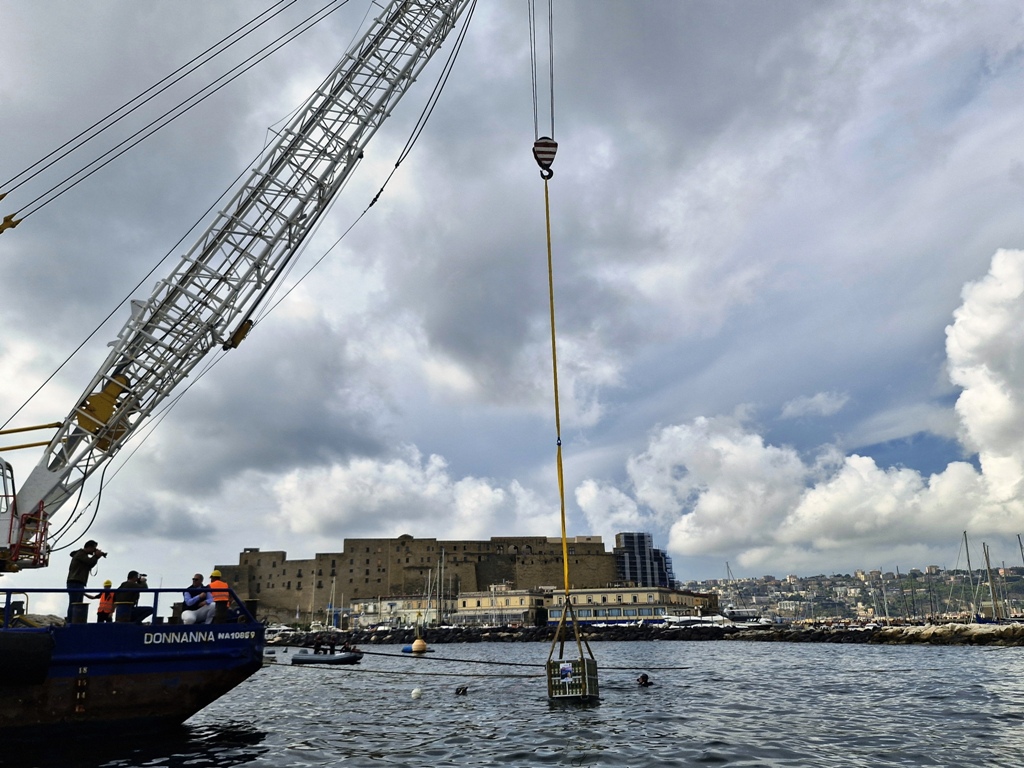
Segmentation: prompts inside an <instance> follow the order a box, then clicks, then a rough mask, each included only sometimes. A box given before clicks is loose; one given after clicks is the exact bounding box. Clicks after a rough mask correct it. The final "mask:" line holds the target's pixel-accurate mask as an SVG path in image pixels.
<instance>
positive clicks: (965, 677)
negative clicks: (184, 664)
mask: <svg viewBox="0 0 1024 768" xmlns="http://www.w3.org/2000/svg"><path fill="white" fill-rule="evenodd" d="M591 649H592V651H593V653H594V655H595V656H596V658H597V661H598V665H599V678H600V686H601V700H600V702H599V703H597V704H593V705H588V706H580V705H571V704H564V703H557V702H556V703H552V702H551V701H549V699H548V696H547V687H546V677H545V673H544V664H545V662H546V661H547V659H548V655H549V653H550V650H551V648H550V646H549V645H548V644H546V643H544V644H535V643H508V644H504V643H480V644H466V645H435V646H433V647H432V652H431V653H428V654H425V655H424V656H423V657H420V658H414V657H412V656H410V655H408V654H403V653H401V649H400V647H398V646H369V647H366V648H364V649H363V650H364V651H368V653H367V655H366V656H365V657H364V658H363V660H362V662H361V663H360V664H358V665H354V666H349V667H316V668H313V667H309V666H291V665H290V664H288V659H289V658H290V653H294V649H293V650H291V651H289V652H285V651H284V650H278V651H277V653H276V654H275V655H276V657H277V658H278V659H279V662H278V663H276V664H272V665H269V666H267V667H265V668H264V669H263V670H262V671H261V672H259V673H257V674H256V675H255V676H254V677H253V678H251V679H250V680H249V681H247V682H246V683H244V684H243V685H241V686H240V687H238V688H237V689H235V690H234V691H233V692H232V693H230V694H229V695H227V696H225V697H224V698H222V699H221V700H219V701H217V702H215V703H214V704H212V705H210V706H209V707H207V708H206V709H205V710H204V711H203V712H201V713H199V714H198V715H196V716H195V717H193V718H192V719H191V720H190V721H189V722H188V723H187V724H186V725H185V727H184V728H182V729H181V731H179V732H175V733H173V734H170V735H166V736H161V737H160V738H157V739H153V738H147V739H139V740H132V739H131V738H122V736H123V734H122V735H116V734H112V735H111V738H110V739H104V740H102V741H101V742H100V743H97V744H91V745H90V746H89V747H88V749H83V748H82V745H61V744H51V745H46V747H45V748H43V747H41V748H40V749H39V750H38V752H37V753H36V758H35V759H36V760H38V764H39V765H40V766H44V767H46V768H48V767H49V766H62V767H63V766H71V765H73V766H110V767H114V766H125V767H127V766H172V767H174V766H182V768H184V767H185V766H188V768H207V767H213V766H217V767H218V768H222V767H226V766H274V767H275V768H277V767H284V766H313V767H324V766H335V765H345V766H349V767H350V768H370V767H372V766H415V767H416V768H441V767H442V766H549V765H550V766H572V767H573V768H583V767H585V766H615V767H617V768H647V767H650V768H655V767H656V766H659V767H660V766H684V765H685V766H690V765H695V766H696V765H700V766H707V765H712V766H716V765H723V766H865V767H867V766H872V767H873V766H896V765H899V766H914V765H929V766H964V765H971V766H1017V765H1019V764H1020V761H1021V759H1022V755H1024V648H982V647H930V646H865V645H832V644H821V645H809V644H785V643H760V642H737V641H717V642H715V641H712V642H606V643H594V644H592V645H591ZM567 654H568V655H569V656H572V655H578V654H577V652H576V648H575V646H571V648H570V647H569V646H567ZM641 673H647V674H648V675H649V676H650V678H651V680H652V681H653V683H654V684H653V685H652V686H650V687H648V688H643V687H640V686H638V685H637V683H636V678H637V676H638V675H639V674H641ZM462 686H465V687H467V691H466V693H465V695H457V694H456V689H457V688H460V687H462ZM416 689H419V695H418V696H416V697H414V695H413V691H414V690H416ZM69 750H70V751H69ZM21 757H22V756H19V759H18V763H19V765H22V766H25V765H27V764H30V763H26V762H24V761H23V760H22V759H21ZM2 760H3V754H2V753H0V761H2Z"/></svg>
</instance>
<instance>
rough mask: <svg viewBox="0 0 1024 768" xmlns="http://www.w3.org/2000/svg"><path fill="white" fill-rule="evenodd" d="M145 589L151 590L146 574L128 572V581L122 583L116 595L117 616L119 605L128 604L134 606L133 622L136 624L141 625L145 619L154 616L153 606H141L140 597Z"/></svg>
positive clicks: (115, 607) (115, 608)
mask: <svg viewBox="0 0 1024 768" xmlns="http://www.w3.org/2000/svg"><path fill="white" fill-rule="evenodd" d="M144 589H149V584H148V583H147V582H146V574H144V573H139V572H138V571H128V578H127V580H125V581H122V582H121V586H119V587H118V588H117V592H116V593H114V610H115V614H116V612H117V606H118V604H121V603H126V604H130V605H131V606H132V609H131V611H132V612H131V620H132V621H133V622H134V623H136V624H141V623H142V620H143V619H146V618H148V617H150V616H152V615H153V607H152V606H146V605H142V606H140V605H139V595H140V593H141V592H142V590H144Z"/></svg>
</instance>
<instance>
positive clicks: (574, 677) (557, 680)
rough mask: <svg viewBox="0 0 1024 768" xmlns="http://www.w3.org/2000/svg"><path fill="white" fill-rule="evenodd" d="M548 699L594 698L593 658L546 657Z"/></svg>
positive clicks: (595, 686)
mask: <svg viewBox="0 0 1024 768" xmlns="http://www.w3.org/2000/svg"><path fill="white" fill-rule="evenodd" d="M548 698H549V699H596V698H598V689H597V661H596V660H595V659H557V660H556V659H548Z"/></svg>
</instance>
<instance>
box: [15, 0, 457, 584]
mask: <svg viewBox="0 0 1024 768" xmlns="http://www.w3.org/2000/svg"><path fill="white" fill-rule="evenodd" d="M475 2H476V0H391V2H389V3H388V4H387V5H386V6H385V7H384V9H383V11H382V13H381V14H380V16H379V17H378V18H377V19H376V21H375V22H373V23H372V24H371V26H370V27H369V29H368V30H367V31H366V33H365V34H364V35H363V36H362V37H361V38H360V39H358V40H357V41H356V42H355V43H354V44H353V46H352V47H351V48H350V49H349V51H348V52H347V53H346V54H345V55H344V56H343V57H342V59H341V61H340V62H339V63H338V65H337V66H336V67H335V69H334V70H333V71H332V72H331V73H330V75H328V77H327V78H326V80H324V82H323V83H322V84H321V85H320V86H319V87H318V88H317V89H316V90H315V91H314V92H313V94H312V96H310V97H309V99H308V100H307V101H306V103H305V104H304V105H303V106H302V107H301V108H300V109H299V110H298V111H297V112H296V114H295V117H294V118H293V119H292V121H291V122H290V123H289V124H288V125H287V127H285V128H284V129H282V130H281V131H280V132H279V135H278V139H277V141H276V142H275V143H274V144H273V145H272V146H271V147H270V148H269V149H268V150H267V151H266V152H265V153H264V155H263V157H262V159H261V160H260V161H259V162H258V163H257V164H256V166H255V167H254V169H253V171H252V172H251V173H250V175H249V177H248V178H247V180H246V181H245V182H244V183H243V184H242V185H241V186H240V187H239V188H238V189H237V191H236V192H235V193H234V195H233V196H232V197H231V198H230V200H229V201H228V203H227V204H226V205H225V206H224V207H223V209H222V210H221V211H220V212H219V213H218V214H217V215H216V217H215V219H214V221H213V222H212V223H211V224H210V226H209V227H208V228H207V229H206V231H205V232H204V233H203V234H202V235H201V236H200V237H199V239H198V240H197V242H196V243H195V244H194V245H193V246H192V248H191V249H190V250H189V251H188V252H187V253H185V255H184V256H182V257H181V260H180V262H179V263H178V265H177V266H176V267H175V269H174V270H173V271H172V273H171V274H170V275H169V276H168V277H166V278H164V279H163V280H161V281H160V282H159V283H157V285H156V288H155V290H154V291H153V293H152V295H151V296H150V297H149V299H147V300H146V301H133V302H132V307H131V317H130V318H129V319H128V321H127V322H126V323H125V325H124V327H123V328H122V329H121V330H120V332H119V333H118V335H117V338H116V339H115V340H114V341H113V342H111V347H112V348H111V350H110V353H109V354H108V355H107V358H106V360H105V361H104V363H103V364H102V365H101V366H100V369H99V370H98V371H97V373H96V374H95V376H94V377H93V378H92V380H91V381H90V382H89V384H88V386H86V388H85V390H84V392H83V394H82V396H81V397H80V398H79V399H78V401H77V404H76V405H75V407H74V408H73V409H72V410H71V412H70V413H69V414H68V416H67V417H66V418H65V419H64V421H63V422H62V424H61V426H60V428H59V429H58V430H57V433H56V435H55V436H54V437H53V439H52V440H51V441H50V443H49V445H48V447H47V448H46V451H45V454H44V456H43V458H42V459H41V461H40V462H39V464H38V465H37V466H36V467H35V469H34V470H32V472H31V473H30V474H29V476H28V478H26V480H25V482H24V483H23V484H22V485H21V487H20V488H19V489H18V491H17V493H16V496H14V498H13V499H12V493H13V492H12V491H11V488H12V487H13V473H12V471H11V468H10V466H9V465H8V464H7V463H6V462H3V461H2V460H0V479H2V481H3V483H2V487H0V492H2V495H0V531H4V530H6V531H8V532H9V533H8V541H7V547H6V548H3V547H2V546H0V571H2V570H17V569H19V568H26V567H40V566H44V565H46V561H47V557H48V548H47V541H46V529H47V526H48V522H49V520H50V518H51V516H52V515H53V514H54V513H55V512H56V511H57V510H58V509H59V508H60V507H61V505H62V504H64V503H65V502H66V501H67V500H68V499H69V498H70V497H71V496H72V495H73V494H75V493H76V492H77V491H78V490H79V489H80V488H81V486H82V485H83V484H84V483H85V481H86V479H87V478H88V477H89V476H90V475H91V474H92V473H93V472H95V471H96V470H97V469H99V468H100V467H102V466H103V465H104V464H105V463H106V462H107V461H109V460H110V459H111V458H112V457H113V456H114V455H115V454H116V453H117V452H118V451H119V450H120V449H121V448H122V447H123V446H124V444H125V443H126V442H127V441H128V440H129V439H130V437H131V435H132V434H133V432H135V431H136V430H137V429H138V428H139V426H140V425H141V424H142V423H143V422H144V421H145V420H146V418H147V417H149V416H150V415H151V414H153V412H154V410H155V409H156V408H157V407H158V406H159V405H160V404H161V403H163V402H164V400H165V399H166V398H167V397H168V396H169V395H170V394H171V393H172V392H173V391H174V390H175V388H176V387H177V386H178V385H179V384H180V383H181V382H182V381H183V380H184V379H185V378H186V377H188V375H189V374H190V372H191V371H192V370H193V369H194V368H195V367H196V365H198V364H199V362H200V361H201V360H202V359H203V358H204V357H205V356H206V355H207V354H208V353H210V352H211V351H213V350H215V348H216V347H218V346H220V347H221V348H222V349H223V350H228V349H233V348H235V347H237V346H238V344H239V343H240V342H241V340H242V339H243V338H244V337H245V335H246V334H247V333H248V332H249V330H250V329H251V327H252V325H253V319H252V318H253V315H254V312H255V311H256V309H257V308H258V307H259V305H260V303H261V302H262V301H263V300H264V299H265V298H266V297H267V295H268V293H269V291H270V290H271V289H272V287H273V286H274V285H275V283H276V282H277V281H278V280H279V279H280V278H281V276H282V275H283V274H284V273H285V271H286V268H287V267H288V265H289V263H290V262H291V261H292V259H293V258H294V257H295V256H296V255H297V253H298V251H299V249H300V246H301V245H302V244H303V242H304V240H305V239H306V237H307V236H308V235H309V233H310V232H311V231H313V229H314V228H315V226H316V224H317V223H318V221H319V219H320V217H321V216H322V215H323V213H324V212H325V211H326V210H327V208H328V207H329V205H330V203H331V202H332V200H333V198H334V195H335V194H336V193H337V192H338V190H339V189H340V188H341V187H342V186H343V185H344V183H345V181H346V180H347V179H348V177H349V176H350V174H351V173H352V171H353V170H354V169H355V168H356V166H357V165H358V164H359V161H360V160H361V159H362V157H363V151H364V148H365V147H366V145H367V143H368V142H369V140H370V139H371V138H372V136H373V135H374V134H375V133H376V131H377V129H378V128H379V127H380V126H381V124H382V123H383V122H384V120H385V119H386V118H387V117H388V116H389V115H390V114H391V111H392V110H393V109H394V107H395V105H396V104H397V103H398V101H399V100H400V99H401V98H402V96H403V95H404V94H405V93H406V91H407V90H408V89H409V87H410V86H411V85H412V83H413V82H415V81H416V79H417V76H418V75H419V73H420V72H421V71H422V69H423V67H424V66H426V64H427V62H428V61H429V60H430V58H431V57H432V55H433V54H434V53H435V52H436V51H437V50H438V49H439V48H440V47H441V45H442V43H443V42H444V40H445V38H446V37H447V36H448V34H449V32H451V30H452V29H453V28H454V27H455V26H456V24H457V23H458V20H459V18H460V17H461V16H462V14H463V12H464V11H465V10H466V9H467V8H472V7H473V6H474V5H475ZM471 15H472V13H470V16H471ZM467 18H468V17H467ZM8 218H10V217H8ZM16 223H17V222H8V221H6V220H5V221H4V223H3V224H0V228H9V227H12V226H14V225H15V224H16ZM2 535H3V534H2V533H0V536H2Z"/></svg>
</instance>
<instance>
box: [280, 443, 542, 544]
mask: <svg viewBox="0 0 1024 768" xmlns="http://www.w3.org/2000/svg"><path fill="white" fill-rule="evenodd" d="M269 490H270V492H271V494H272V495H273V496H274V498H275V499H276V501H277V507H278V509H279V510H280V512H278V513H276V514H275V515H274V517H275V518H277V520H278V522H279V524H280V525H281V526H282V527H283V528H285V529H286V530H288V531H289V532H291V533H293V534H297V535H299V536H303V537H311V538H312V539H313V540H316V541H320V540H332V541H335V542H337V541H338V539H339V538H341V537H360V536H390V537H395V536H400V535H402V534H405V533H408V534H411V535H413V536H419V537H433V538H460V539H461V538H465V539H486V538H489V537H490V536H495V535H501V534H502V533H508V534H512V533H517V534H521V535H549V534H550V532H551V531H553V530H558V526H559V524H558V512H557V509H555V508H553V507H552V505H551V504H549V503H544V502H543V501H542V500H540V499H539V498H537V497H536V495H535V494H533V493H532V492H531V491H529V490H528V489H526V488H524V487H523V486H521V485H520V484H518V483H511V484H509V485H507V486H506V487H499V486H497V485H495V484H494V483H492V482H490V481H488V480H486V479H484V478H474V477H462V478H453V477H452V476H451V474H450V473H449V470H448V466H447V463H446V462H445V461H444V459H442V458H441V457H439V456H436V455H433V456H423V455H422V454H420V452H419V451H418V450H416V449H415V448H412V447H407V448H405V449H403V450H401V451H400V452H398V454H397V455H396V456H394V457H392V458H390V459H368V458H358V459H353V460H351V461H349V462H346V463H344V464H333V465H331V466H330V467H323V468H318V469H295V470H293V471H291V472H289V473H288V474H287V475H285V476H283V477H281V478H278V479H273V480H272V481H271V482H270V488H269Z"/></svg>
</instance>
